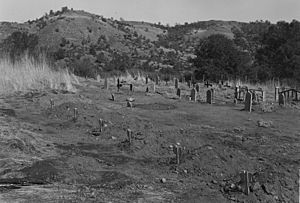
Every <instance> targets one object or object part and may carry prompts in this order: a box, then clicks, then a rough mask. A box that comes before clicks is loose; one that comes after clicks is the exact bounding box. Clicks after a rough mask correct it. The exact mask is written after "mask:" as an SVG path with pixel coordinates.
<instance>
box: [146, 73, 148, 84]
mask: <svg viewBox="0 0 300 203" xmlns="http://www.w3.org/2000/svg"><path fill="white" fill-rule="evenodd" d="M146 84H148V75H147V76H146Z"/></svg>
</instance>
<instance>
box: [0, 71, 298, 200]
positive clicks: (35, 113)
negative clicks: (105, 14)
mask: <svg viewBox="0 0 300 203" xmlns="http://www.w3.org/2000/svg"><path fill="white" fill-rule="evenodd" d="M81 80H82V81H80V83H81V85H78V92H76V93H62V92H51V91H45V92H42V93H34V92H32V93H31V94H24V95H12V96H10V97H6V98H1V105H2V106H1V109H0V114H1V115H2V117H1V119H0V122H1V123H2V126H6V127H5V130H4V129H1V131H0V133H1V135H2V136H3V135H4V134H5V133H8V134H9V133H10V132H11V131H15V132H19V133H25V134H26V133H27V134H30V133H35V134H38V135H39V136H40V137H41V138H39V139H38V138H35V140H34V142H31V144H24V143H22V142H17V140H15V141H14V142H11V143H8V148H9V149H13V150H14V151H15V152H18V154H20V155H21V154H22V153H24V151H25V152H27V151H28V153H32V154H33V155H34V156H35V157H39V161H36V162H35V164H33V165H30V164H28V165H27V164H26V163H20V162H16V161H13V160H16V159H17V158H18V157H12V158H11V161H9V162H6V164H5V165H2V168H3V169H2V173H3V170H6V171H8V172H7V173H6V174H7V175H6V178H2V179H0V183H1V186H0V189H1V190H2V191H6V193H5V195H4V196H3V197H2V198H5V199H6V200H8V199H9V200H12V201H15V200H17V199H19V198H21V199H22V198H25V199H26V200H36V199H37V200H39V201H40V202H42V201H43V200H49V198H50V196H51V195H52V196H53V195H54V194H55V198H56V199H55V200H57V201H61V202H64V201H66V202H67V201H68V200H71V199H72V200H74V199H75V200H77V201H79V202H93V201H96V202H97V201H98V200H99V201H100V200H101V201H103V202H125V201H123V200H124V199H126V200H129V201H131V202H295V201H296V200H297V198H298V193H297V187H298V178H299V174H298V167H299V164H300V159H299V153H300V151H299V150H300V146H299V143H300V134H299V133H300V128H299V124H300V110H299V109H300V105H299V104H300V102H299V97H298V94H300V92H299V90H297V89H295V88H282V87H274V88H272V89H271V90H270V89H263V88H260V87H247V86H242V85H240V84H237V85H234V84H233V85H229V84H227V85H222V84H221V83H219V84H214V83H209V82H208V81H204V82H199V81H198V82H197V83H194V84H191V81H182V80H181V81H180V80H179V79H178V78H174V80H171V81H168V83H167V84H166V83H165V82H163V81H161V80H160V79H159V77H158V76H156V77H154V79H153V80H152V79H151V78H150V77H148V76H147V77H145V79H144V80H132V79H130V80H129V79H128V78H122V77H120V78H107V77H105V78H103V79H101V80H99V81H96V80H91V79H81ZM225 83H226V82H225ZM225 83H224V84H225ZM9 123H14V125H18V126H19V128H18V129H12V128H11V127H10V125H9ZM35 137H37V136H35ZM28 147H31V148H28ZM28 161H29V162H30V159H29V158H28ZM0 163H2V162H0ZM24 164H25V167H24ZM15 174H19V175H18V176H15ZM12 188H18V189H12ZM41 188H43V190H41ZM45 190H47V193H45V192H43V191H45ZM12 191H13V192H12ZM32 191H34V195H33V193H32ZM52 200H53V199H52ZM290 200H292V201H290ZM101 201H100V202H101ZM29 202H30V201H29Z"/></svg>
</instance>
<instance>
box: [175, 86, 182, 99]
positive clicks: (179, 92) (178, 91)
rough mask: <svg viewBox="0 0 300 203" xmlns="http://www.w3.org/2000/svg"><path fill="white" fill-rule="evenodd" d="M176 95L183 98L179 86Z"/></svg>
mask: <svg viewBox="0 0 300 203" xmlns="http://www.w3.org/2000/svg"><path fill="white" fill-rule="evenodd" d="M176 95H177V96H178V97H179V99H180V98H181V90H180V89H179V88H178V89H177V92H176Z"/></svg>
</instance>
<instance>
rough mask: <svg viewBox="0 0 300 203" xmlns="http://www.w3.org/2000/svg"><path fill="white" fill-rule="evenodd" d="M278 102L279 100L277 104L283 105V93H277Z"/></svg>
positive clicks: (284, 101)
mask: <svg viewBox="0 0 300 203" xmlns="http://www.w3.org/2000/svg"><path fill="white" fill-rule="evenodd" d="M278 102H279V105H281V106H285V104H286V98H285V96H284V94H283V93H280V94H279V98H278Z"/></svg>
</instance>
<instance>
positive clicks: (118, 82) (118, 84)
mask: <svg viewBox="0 0 300 203" xmlns="http://www.w3.org/2000/svg"><path fill="white" fill-rule="evenodd" d="M117 88H118V92H119V91H120V79H119V78H118V80H117Z"/></svg>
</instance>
